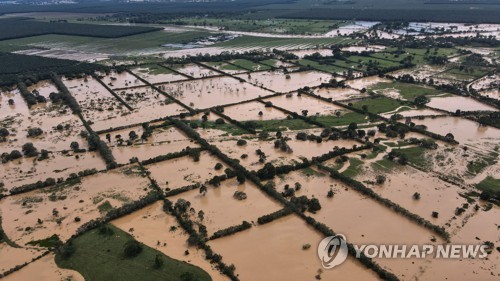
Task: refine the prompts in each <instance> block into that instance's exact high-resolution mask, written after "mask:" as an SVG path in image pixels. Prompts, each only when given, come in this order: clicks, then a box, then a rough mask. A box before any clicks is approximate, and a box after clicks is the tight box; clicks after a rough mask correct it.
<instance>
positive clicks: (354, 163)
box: [342, 157, 364, 178]
mask: <svg viewBox="0 0 500 281" xmlns="http://www.w3.org/2000/svg"><path fill="white" fill-rule="evenodd" d="M363 163H364V162H363V161H361V160H360V159H358V158H354V157H353V158H349V167H348V168H347V169H346V170H345V171H344V172H342V174H343V175H344V176H347V177H350V178H354V177H356V176H357V175H358V174H359V173H361V171H362V169H363Z"/></svg>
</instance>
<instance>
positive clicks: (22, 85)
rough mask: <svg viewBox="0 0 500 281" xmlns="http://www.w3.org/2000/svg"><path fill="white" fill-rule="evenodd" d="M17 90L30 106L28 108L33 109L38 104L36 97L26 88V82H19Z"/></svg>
mask: <svg viewBox="0 0 500 281" xmlns="http://www.w3.org/2000/svg"><path fill="white" fill-rule="evenodd" d="M17 88H18V89H19V93H20V94H21V96H22V97H23V99H24V101H25V102H26V104H28V107H31V106H32V105H35V104H37V103H38V101H37V99H36V97H35V95H34V94H33V93H31V92H30V91H28V88H27V87H26V84H25V83H24V82H19V83H18V84H17Z"/></svg>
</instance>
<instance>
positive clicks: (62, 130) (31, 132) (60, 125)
mask: <svg viewBox="0 0 500 281" xmlns="http://www.w3.org/2000/svg"><path fill="white" fill-rule="evenodd" d="M16 106H17V105H16ZM0 127H3V128H5V129H7V130H8V131H9V135H8V136H7V137H6V141H5V142H0V149H2V151H9V152H10V151H11V150H14V149H17V150H19V151H21V147H22V146H23V145H24V144H25V143H28V142H31V143H33V145H34V146H35V147H36V148H37V149H38V151H39V152H40V150H41V149H46V150H48V151H53V152H55V151H62V150H69V149H70V143H71V142H73V141H76V142H78V143H79V145H80V148H87V142H86V140H85V139H83V138H82V137H81V136H80V132H81V131H82V130H85V127H84V126H83V123H82V122H81V120H80V119H79V118H78V117H77V115H74V114H72V113H71V110H70V109H69V107H68V106H66V105H64V104H62V103H57V104H50V105H49V106H47V107H43V106H40V107H33V109H31V110H29V112H27V113H22V114H21V113H18V114H13V115H9V116H7V117H5V118H4V119H2V120H1V121H0ZM40 130H41V131H40Z"/></svg>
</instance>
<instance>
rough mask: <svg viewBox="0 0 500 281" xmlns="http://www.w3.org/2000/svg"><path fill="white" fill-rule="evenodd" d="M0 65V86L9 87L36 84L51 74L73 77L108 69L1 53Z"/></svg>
mask: <svg viewBox="0 0 500 281" xmlns="http://www.w3.org/2000/svg"><path fill="white" fill-rule="evenodd" d="M0 65H2V67H1V68H0V85H11V84H13V83H16V82H17V81H25V80H28V81H29V82H30V83H32V82H37V81H39V80H42V79H48V78H50V76H51V72H56V73H58V74H60V75H65V74H70V75H74V74H83V73H91V72H93V71H95V70H107V69H108V67H105V66H102V65H98V64H92V63H83V62H77V61H72V60H64V59H53V58H45V57H39V56H27V55H20V54H11V53H3V52H0Z"/></svg>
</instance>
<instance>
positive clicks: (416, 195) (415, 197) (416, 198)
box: [413, 192, 420, 200]
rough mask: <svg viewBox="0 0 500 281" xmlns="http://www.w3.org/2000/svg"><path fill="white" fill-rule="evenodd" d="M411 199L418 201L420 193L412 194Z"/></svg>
mask: <svg viewBox="0 0 500 281" xmlns="http://www.w3.org/2000/svg"><path fill="white" fill-rule="evenodd" d="M413 199H415V200H420V193H418V192H415V193H413Z"/></svg>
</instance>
